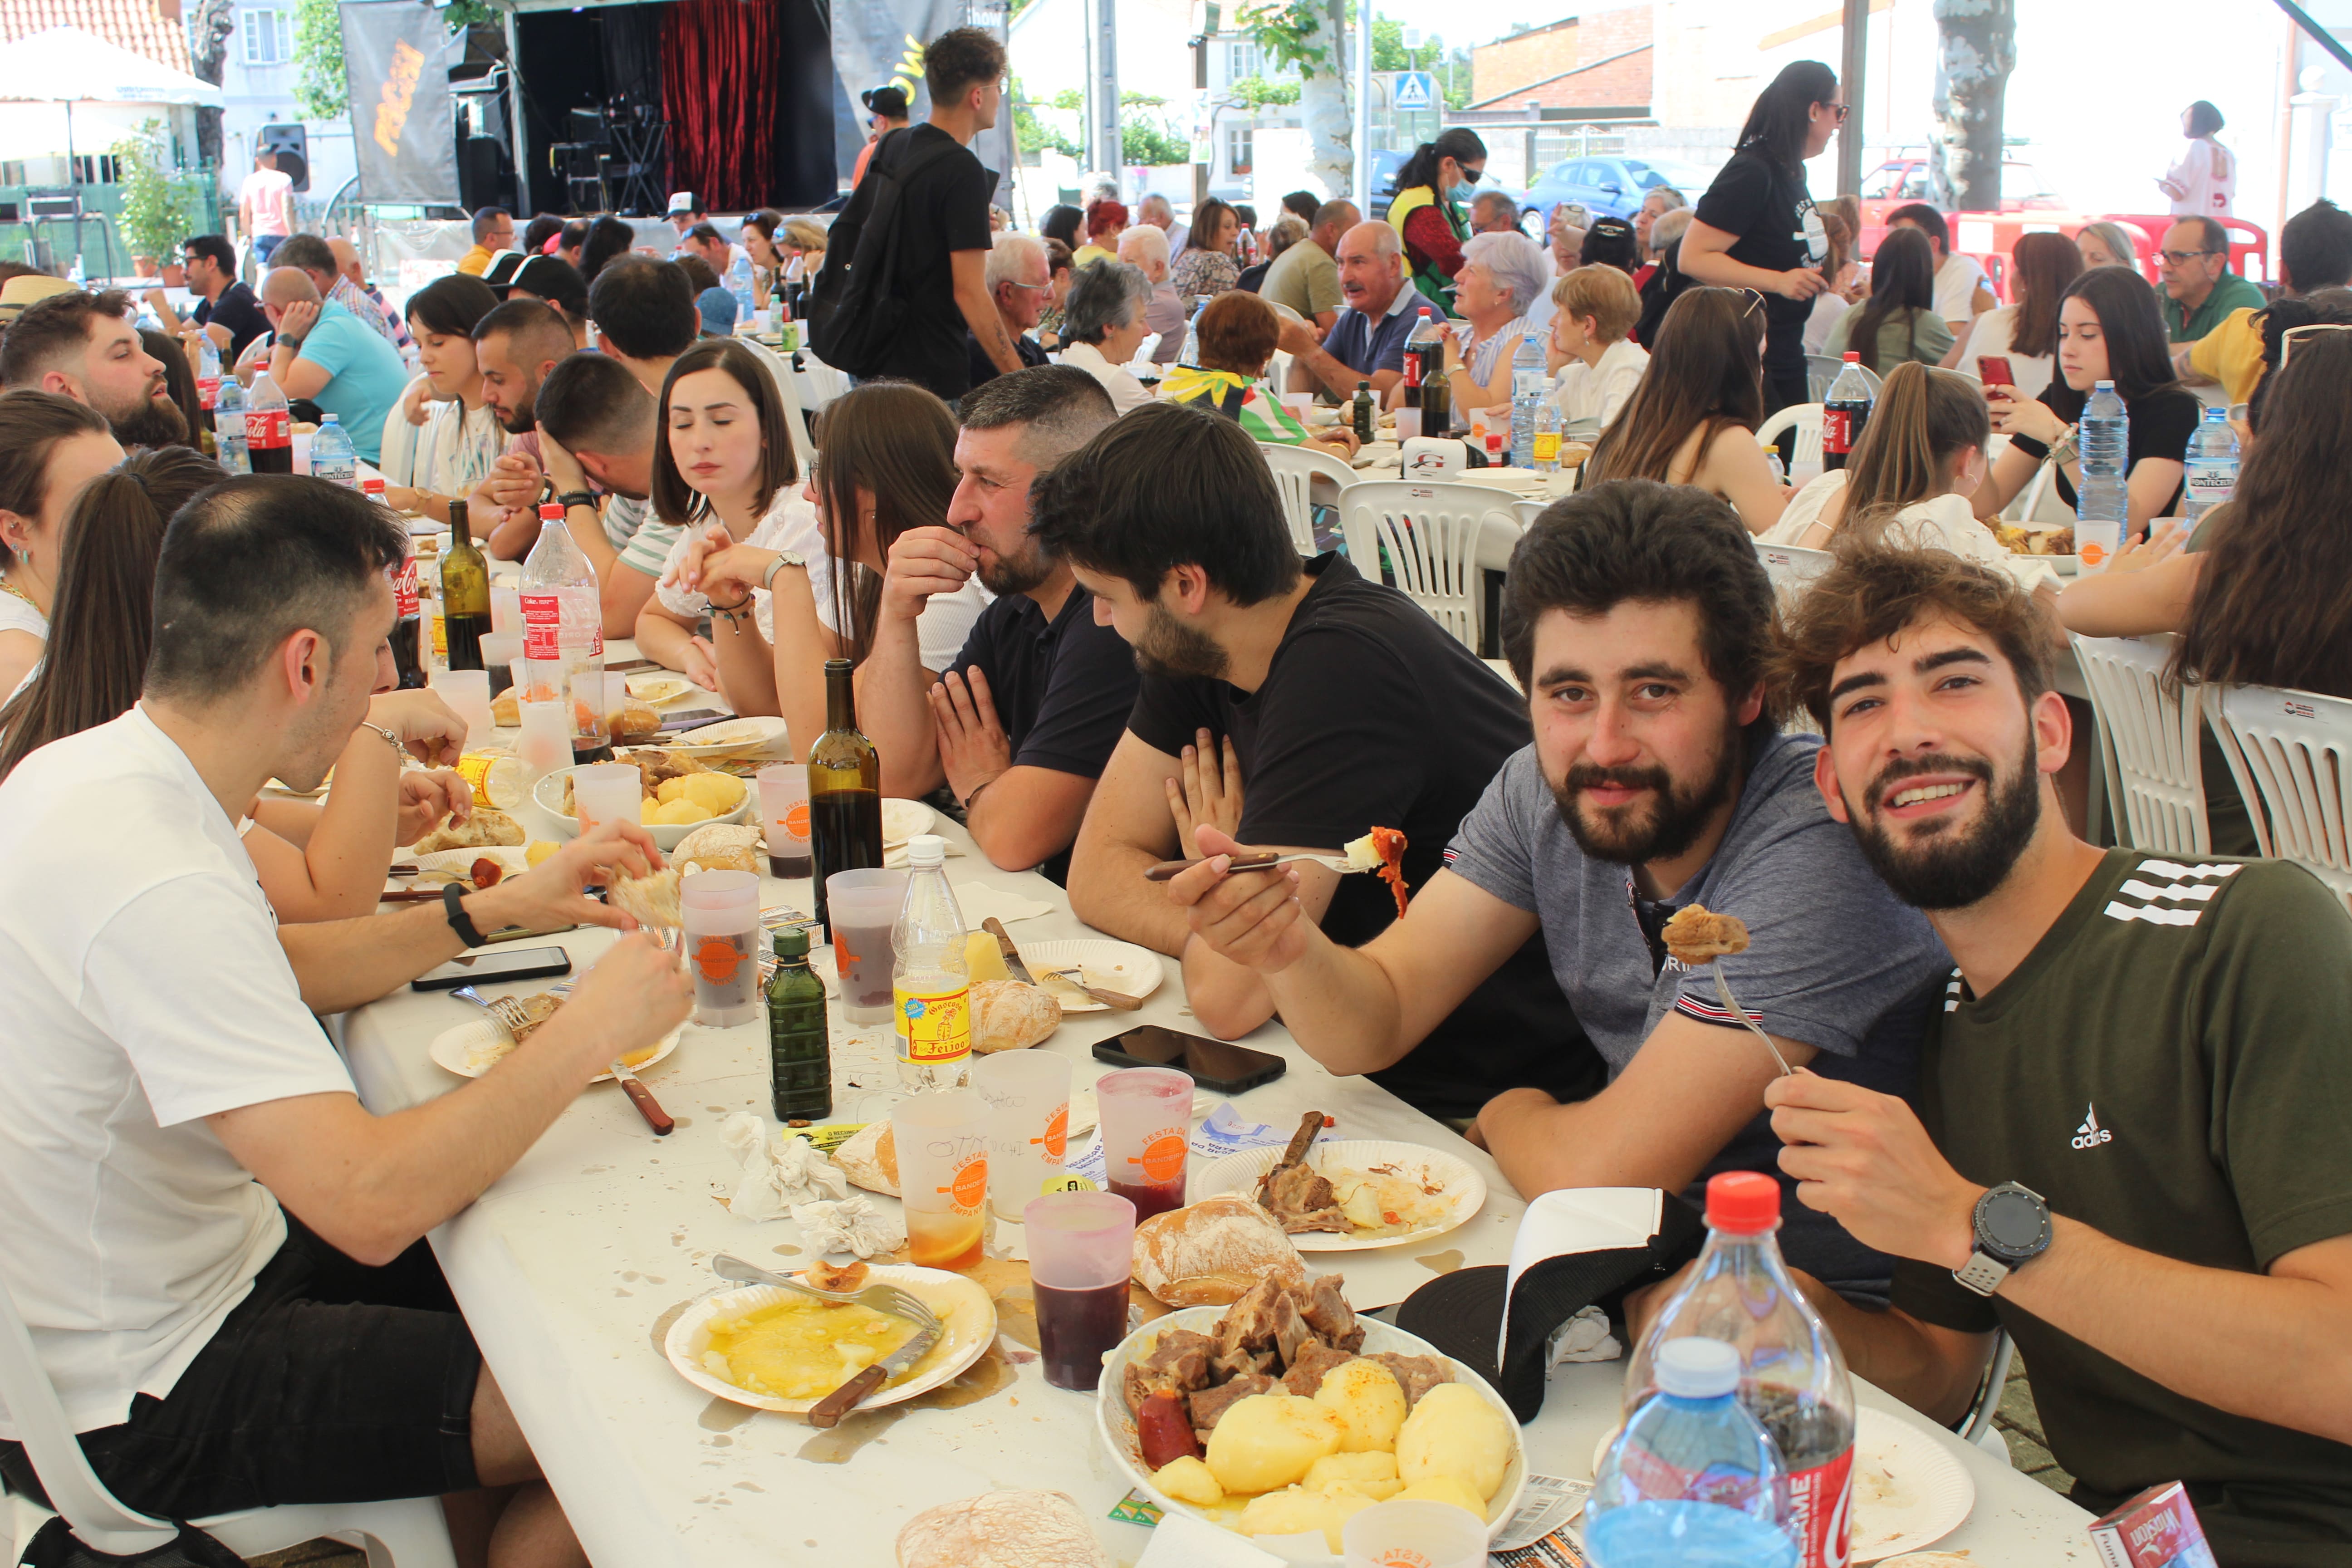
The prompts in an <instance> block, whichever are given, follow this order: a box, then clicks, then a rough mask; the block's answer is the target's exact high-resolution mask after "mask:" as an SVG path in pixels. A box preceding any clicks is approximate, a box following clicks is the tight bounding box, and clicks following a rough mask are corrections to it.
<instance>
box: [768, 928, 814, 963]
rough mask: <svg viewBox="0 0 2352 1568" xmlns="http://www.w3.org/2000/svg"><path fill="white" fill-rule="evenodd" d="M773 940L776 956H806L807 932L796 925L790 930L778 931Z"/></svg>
mask: <svg viewBox="0 0 2352 1568" xmlns="http://www.w3.org/2000/svg"><path fill="white" fill-rule="evenodd" d="M774 941H775V947H776V956H777V957H778V958H806V957H807V956H808V932H806V931H802V930H800V929H798V928H797V927H795V928H794V929H793V930H791V931H778V932H777V933H776V934H775V938H774Z"/></svg>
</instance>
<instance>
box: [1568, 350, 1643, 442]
mask: <svg viewBox="0 0 2352 1568" xmlns="http://www.w3.org/2000/svg"><path fill="white" fill-rule="evenodd" d="M1649 368H1650V351H1649V350H1647V349H1645V348H1643V346H1642V345H1641V344H1639V343H1637V342H1634V341H1633V339H1631V338H1620V339H1618V340H1617V341H1616V342H1613V343H1611V344H1610V345H1609V346H1608V347H1607V348H1605V349H1603V350H1601V363H1598V364H1587V363H1584V362H1583V361H1582V360H1580V359H1572V360H1570V361H1569V362H1568V363H1566V364H1564V365H1562V366H1560V367H1559V380H1557V381H1556V382H1554V383H1553V384H1552V401H1553V402H1554V403H1555V404H1557V405H1559V417H1560V422H1561V423H1562V424H1573V423H1574V422H1575V421H1577V420H1579V419H1598V420H1599V421H1600V422H1601V427H1602V428H1603V429H1606V428H1607V427H1608V425H1609V422H1610V421H1611V420H1612V419H1614V418H1616V417H1617V411H1618V410H1619V409H1621V408H1622V407H1624V406H1625V402H1626V399H1628V398H1630V397H1632V396H1633V389H1634V388H1635V387H1637V386H1640V385H1641V384H1642V374H1643V372H1644V371H1646V370H1648V369H1649Z"/></svg>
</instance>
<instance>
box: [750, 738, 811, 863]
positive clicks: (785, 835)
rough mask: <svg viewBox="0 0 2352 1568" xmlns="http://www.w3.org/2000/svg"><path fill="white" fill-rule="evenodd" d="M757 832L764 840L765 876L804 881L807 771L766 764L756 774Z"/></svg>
mask: <svg viewBox="0 0 2352 1568" xmlns="http://www.w3.org/2000/svg"><path fill="white" fill-rule="evenodd" d="M758 782H759V785H760V830H761V833H762V834H763V835H765V836H766V837H767V840H768V875H769V876H771V877H806V876H810V875H812V874H814V866H813V865H812V863H811V861H810V858H809V792H808V767H807V764H805V763H769V764H768V765H767V766H766V767H764V768H761V770H760V773H759V780H758Z"/></svg>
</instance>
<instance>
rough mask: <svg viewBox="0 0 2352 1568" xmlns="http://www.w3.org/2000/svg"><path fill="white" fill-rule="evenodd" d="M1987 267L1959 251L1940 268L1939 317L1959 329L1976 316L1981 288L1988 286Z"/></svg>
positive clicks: (1938, 279) (1937, 312)
mask: <svg viewBox="0 0 2352 1568" xmlns="http://www.w3.org/2000/svg"><path fill="white" fill-rule="evenodd" d="M1984 281H1985V273H1984V268H1981V267H1979V266H1978V265H1977V258H1975V257H1973V256H1962V255H1961V254H1960V253H1959V252H1958V251H1957V250H1955V251H1953V252H1951V253H1950V254H1949V255H1948V256H1946V257H1945V258H1944V264H1943V265H1942V266H1941V267H1938V268H1936V314H1937V315H1939V316H1941V317H1943V318H1944V320H1946V321H1950V322H1952V323H1953V324H1954V325H1955V326H1957V325H1958V324H1959V323H1960V322H1962V321H1967V320H1969V318H1970V317H1971V316H1973V315H1975V314H1976V308H1975V304H1974V301H1975V300H1976V297H1977V289H1979V288H1980V287H1982V286H1983V285H1984Z"/></svg>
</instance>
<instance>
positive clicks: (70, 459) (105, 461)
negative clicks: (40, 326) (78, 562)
mask: <svg viewBox="0 0 2352 1568" xmlns="http://www.w3.org/2000/svg"><path fill="white" fill-rule="evenodd" d="M121 460H122V447H121V446H120V445H119V444H118V443H117V442H116V441H115V439H114V436H113V434H112V432H110V430H109V429H108V428H107V425H106V420H105V418H104V417H103V416H100V414H99V413H98V412H97V411H96V410H95V409H92V408H90V407H89V406H87V405H83V404H79V403H76V402H75V401H74V400H73V399H71V398H69V397H60V396H58V395H57V394H55V393H52V392H35V391H32V390H31V389H29V388H26V389H23V390H19V391H16V392H8V393H0V693H5V692H13V691H14V690H16V687H17V685H18V684H19V683H20V682H22V681H23V680H24V679H25V677H26V675H28V674H30V673H31V671H32V668H33V667H34V666H35V665H37V664H38V663H40V661H41V650H42V647H43V646H44V645H45V644H46V643H47V640H48V636H49V605H51V603H52V602H53V601H54V599H55V597H56V595H57V590H58V557H59V555H60V554H61V552H63V549H64V546H65V541H66V530H67V518H68V514H69V513H70V512H71V511H72V510H73V503H74V499H75V498H76V497H77V496H79V495H80V494H81V492H82V488H83V487H84V486H85V485H87V484H89V481H90V480H92V479H96V478H97V477H98V476H99V475H100V474H102V473H104V472H106V470H107V469H109V468H112V467H114V465H115V464H117V463H119V462H121Z"/></svg>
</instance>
